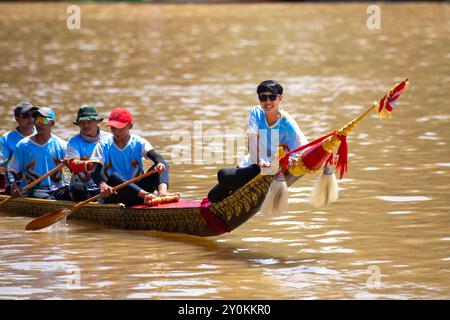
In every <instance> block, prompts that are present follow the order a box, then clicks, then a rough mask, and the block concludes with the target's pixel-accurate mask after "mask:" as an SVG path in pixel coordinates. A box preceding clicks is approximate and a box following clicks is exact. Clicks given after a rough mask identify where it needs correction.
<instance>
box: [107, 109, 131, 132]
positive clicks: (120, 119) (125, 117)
mask: <svg viewBox="0 0 450 320" xmlns="http://www.w3.org/2000/svg"><path fill="white" fill-rule="evenodd" d="M131 122H133V117H132V116H131V113H130V111H128V109H126V108H115V109H113V111H111V114H110V115H109V120H108V122H107V123H106V125H107V126H111V127H114V128H117V129H122V128H123V127H125V126H126V125H127V124H128V123H131Z"/></svg>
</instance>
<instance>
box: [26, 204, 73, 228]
mask: <svg viewBox="0 0 450 320" xmlns="http://www.w3.org/2000/svg"><path fill="white" fill-rule="evenodd" d="M69 214H70V210H69V209H67V208H63V209H59V210H56V211H52V212H49V213H46V214H44V215H42V216H40V217H39V218H36V219H34V220H33V221H31V222H30V223H28V224H27V225H26V227H25V230H30V231H36V230H41V229H44V228H47V227H49V226H51V225H52V224H55V223H57V222H59V221H61V220H62V219H64V218H65V217H67V216H68V215H69Z"/></svg>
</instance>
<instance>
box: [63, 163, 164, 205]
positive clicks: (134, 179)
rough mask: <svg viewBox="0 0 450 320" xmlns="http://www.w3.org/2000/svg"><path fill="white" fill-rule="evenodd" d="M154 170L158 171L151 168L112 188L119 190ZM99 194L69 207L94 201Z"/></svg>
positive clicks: (149, 174) (152, 172)
mask: <svg viewBox="0 0 450 320" xmlns="http://www.w3.org/2000/svg"><path fill="white" fill-rule="evenodd" d="M155 172H158V170H156V169H153V170H150V171H147V172H146V173H144V174H141V175H140V176H137V177H134V178H133V179H130V180H128V181H125V182H122V183H121V184H119V185H117V186H115V187H114V188H113V190H114V191H117V190H119V189H122V188H123V187H126V186H127V185H129V184H131V183H134V182H137V181H139V180H141V179H144V178H145V177H148V176H151V175H152V174H154V173H155ZM101 196H102V195H101V193H99V194H97V195H95V196H93V197H91V198H89V199H87V200H84V201H81V202H78V203H77V204H76V205H74V206H73V207H72V208H71V211H74V210H76V209H78V208H79V207H81V206H82V205H85V204H86V203H89V202H92V201H95V200H97V199H98V198H101Z"/></svg>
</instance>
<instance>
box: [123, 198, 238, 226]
mask: <svg viewBox="0 0 450 320" xmlns="http://www.w3.org/2000/svg"><path fill="white" fill-rule="evenodd" d="M210 205H211V202H210V201H209V199H208V198H205V199H203V200H202V202H199V201H189V200H181V201H178V202H173V203H164V204H160V205H158V206H154V207H147V206H145V205H138V206H132V207H131V208H133V209H149V210H152V209H169V208H172V209H173V208H199V209H200V214H201V215H202V217H203V219H204V220H205V222H206V224H207V225H208V227H209V228H210V229H211V231H212V232H214V233H215V234H216V235H220V234H223V233H225V232H230V231H231V228H230V227H229V226H228V225H227V224H226V223H225V222H223V221H222V220H220V219H219V218H217V217H216V216H215V215H213V214H212V213H211V212H210V211H209V209H208V207H209V206H210Z"/></svg>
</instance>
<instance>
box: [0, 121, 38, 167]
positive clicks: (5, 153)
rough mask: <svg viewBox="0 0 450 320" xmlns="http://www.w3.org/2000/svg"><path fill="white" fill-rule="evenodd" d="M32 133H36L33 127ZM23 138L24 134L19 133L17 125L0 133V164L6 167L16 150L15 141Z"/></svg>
mask: <svg viewBox="0 0 450 320" xmlns="http://www.w3.org/2000/svg"><path fill="white" fill-rule="evenodd" d="M34 133H36V129H34V128H33V134H34ZM23 138H25V136H24V135H23V134H21V133H20V131H19V127H17V128H16V129H15V130H11V131H9V132H7V133H5V134H4V135H2V137H1V138H0V166H4V167H6V166H7V165H8V161H9V160H10V159H11V157H12V155H13V153H14V150H16V145H17V142H19V141H20V140H22V139H23Z"/></svg>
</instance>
